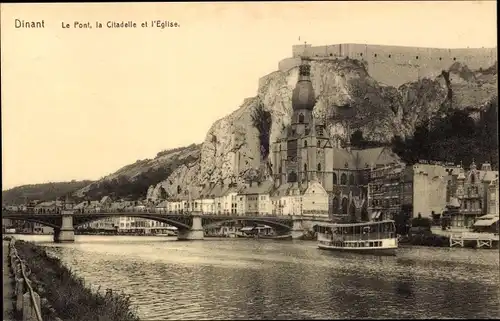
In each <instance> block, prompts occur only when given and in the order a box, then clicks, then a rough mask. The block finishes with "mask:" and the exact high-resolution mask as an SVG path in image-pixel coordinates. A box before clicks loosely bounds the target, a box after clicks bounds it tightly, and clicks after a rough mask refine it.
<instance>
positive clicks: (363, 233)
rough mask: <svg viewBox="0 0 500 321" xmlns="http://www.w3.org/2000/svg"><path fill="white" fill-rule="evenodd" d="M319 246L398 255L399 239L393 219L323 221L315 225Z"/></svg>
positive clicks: (329, 248) (347, 250)
mask: <svg viewBox="0 0 500 321" xmlns="http://www.w3.org/2000/svg"><path fill="white" fill-rule="evenodd" d="M314 230H315V232H317V234H318V240H317V242H318V248H320V249H324V250H332V251H346V252H356V253H368V254H380V255H396V250H397V249H398V239H397V236H396V226H395V224H394V221H393V220H385V221H379V222H365V223H351V224H335V223H322V224H318V225H316V226H315V227H314Z"/></svg>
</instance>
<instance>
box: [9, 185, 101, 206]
mask: <svg viewBox="0 0 500 321" xmlns="http://www.w3.org/2000/svg"><path fill="white" fill-rule="evenodd" d="M91 183H92V181H90V180H84V181H74V180H73V181H71V182H54V183H45V184H30V185H23V186H18V187H14V188H11V189H8V190H5V191H2V203H3V204H7V205H17V204H22V203H24V202H26V201H30V200H41V201H50V200H55V199H56V198H57V199H59V198H63V197H65V196H66V195H68V194H71V193H73V192H75V191H77V190H79V189H81V188H83V187H85V186H88V185H89V184H91Z"/></svg>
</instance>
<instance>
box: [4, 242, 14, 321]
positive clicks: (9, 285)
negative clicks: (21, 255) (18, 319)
mask: <svg viewBox="0 0 500 321" xmlns="http://www.w3.org/2000/svg"><path fill="white" fill-rule="evenodd" d="M2 242H3V245H2V249H3V319H2V320H13V318H14V287H13V286H14V277H13V275H12V274H11V273H10V268H9V241H8V240H7V239H4V240H3V241H2Z"/></svg>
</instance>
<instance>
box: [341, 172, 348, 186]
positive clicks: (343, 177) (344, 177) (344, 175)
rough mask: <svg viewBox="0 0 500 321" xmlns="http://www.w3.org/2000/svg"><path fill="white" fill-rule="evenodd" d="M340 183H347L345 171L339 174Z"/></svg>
mask: <svg viewBox="0 0 500 321" xmlns="http://www.w3.org/2000/svg"><path fill="white" fill-rule="evenodd" d="M340 185H347V175H346V174H345V173H344V174H342V175H340Z"/></svg>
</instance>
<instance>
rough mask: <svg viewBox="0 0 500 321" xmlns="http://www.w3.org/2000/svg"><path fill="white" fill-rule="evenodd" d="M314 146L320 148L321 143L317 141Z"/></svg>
mask: <svg viewBox="0 0 500 321" xmlns="http://www.w3.org/2000/svg"><path fill="white" fill-rule="evenodd" d="M316 146H318V148H319V147H321V142H320V141H319V140H318V142H317V143H316Z"/></svg>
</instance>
